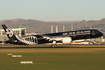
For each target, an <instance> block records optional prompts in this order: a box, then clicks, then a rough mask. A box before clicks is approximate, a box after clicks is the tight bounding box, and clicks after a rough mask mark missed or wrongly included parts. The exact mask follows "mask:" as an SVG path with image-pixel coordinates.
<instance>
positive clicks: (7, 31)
mask: <svg viewBox="0 0 105 70" xmlns="http://www.w3.org/2000/svg"><path fill="white" fill-rule="evenodd" d="M6 34H8V35H9V37H12V36H13V32H12V31H11V30H10V29H9V28H7V29H6Z"/></svg>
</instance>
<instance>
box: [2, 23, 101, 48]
mask: <svg viewBox="0 0 105 70" xmlns="http://www.w3.org/2000/svg"><path fill="white" fill-rule="evenodd" d="M2 27H3V29H4V30H5V33H6V34H7V36H8V38H9V40H8V41H6V43H12V44H24V45H36V44H46V43H50V44H51V47H56V44H57V43H62V44H71V42H72V41H74V40H79V39H90V38H97V37H101V36H103V33H101V32H100V31H98V30H95V29H85V30H77V31H66V32H58V33H48V34H41V35H30V36H24V37H20V36H19V35H18V34H16V33H15V32H14V31H13V30H11V29H10V28H9V27H7V26H6V25H4V24H3V25H2Z"/></svg>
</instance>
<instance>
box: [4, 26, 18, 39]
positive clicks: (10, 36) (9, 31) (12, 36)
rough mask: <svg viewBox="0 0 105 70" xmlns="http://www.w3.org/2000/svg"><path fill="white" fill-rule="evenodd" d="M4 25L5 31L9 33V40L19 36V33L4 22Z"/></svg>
mask: <svg viewBox="0 0 105 70" xmlns="http://www.w3.org/2000/svg"><path fill="white" fill-rule="evenodd" d="M2 27H3V29H4V31H5V33H6V34H7V36H8V38H9V40H12V39H14V40H16V39H17V37H16V36H18V35H17V34H16V33H15V32H14V31H13V30H11V29H10V28H9V27H7V26H6V25H4V24H3V25H2Z"/></svg>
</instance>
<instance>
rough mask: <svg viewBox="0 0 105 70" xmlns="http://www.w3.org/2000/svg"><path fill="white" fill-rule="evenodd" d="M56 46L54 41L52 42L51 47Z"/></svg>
mask: <svg viewBox="0 0 105 70" xmlns="http://www.w3.org/2000/svg"><path fill="white" fill-rule="evenodd" d="M56 46H57V45H56V41H55V40H54V41H53V42H52V45H51V47H52V48H54V47H56Z"/></svg>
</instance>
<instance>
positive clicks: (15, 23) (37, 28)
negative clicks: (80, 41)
mask: <svg viewBox="0 0 105 70" xmlns="http://www.w3.org/2000/svg"><path fill="white" fill-rule="evenodd" d="M71 23H72V24H73V28H74V30H79V29H89V28H90V27H91V28H94V29H99V30H100V31H102V32H103V33H105V18H104V19H101V20H91V21H85V20H83V21H58V22H57V21H56V22H45V21H39V20H33V19H28V20H25V19H11V20H2V21H0V24H6V25H8V26H9V27H11V28H15V27H19V26H21V27H25V28H27V32H41V33H50V30H51V25H53V27H54V32H55V27H56V25H58V28H59V29H58V30H59V32H61V31H62V30H63V25H65V31H70V29H71ZM1 28H2V27H1Z"/></svg>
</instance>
